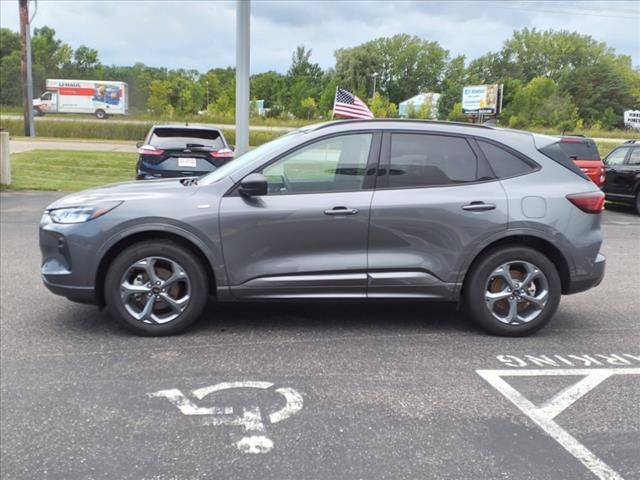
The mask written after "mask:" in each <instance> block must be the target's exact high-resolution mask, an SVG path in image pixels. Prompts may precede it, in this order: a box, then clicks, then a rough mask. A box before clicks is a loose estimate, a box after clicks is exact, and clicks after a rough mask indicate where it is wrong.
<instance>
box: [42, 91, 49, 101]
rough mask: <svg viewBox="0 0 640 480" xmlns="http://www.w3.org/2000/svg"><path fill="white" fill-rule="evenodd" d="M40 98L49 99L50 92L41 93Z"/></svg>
mask: <svg viewBox="0 0 640 480" xmlns="http://www.w3.org/2000/svg"><path fill="white" fill-rule="evenodd" d="M40 98H41V99H42V100H51V92H47V93H43V94H42V96H41V97H40Z"/></svg>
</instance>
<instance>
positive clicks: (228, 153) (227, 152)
mask: <svg viewBox="0 0 640 480" xmlns="http://www.w3.org/2000/svg"><path fill="white" fill-rule="evenodd" d="M209 155H211V156H212V157H213V158H233V150H231V149H230V148H221V149H220V150H218V151H216V152H211V153H210V154H209Z"/></svg>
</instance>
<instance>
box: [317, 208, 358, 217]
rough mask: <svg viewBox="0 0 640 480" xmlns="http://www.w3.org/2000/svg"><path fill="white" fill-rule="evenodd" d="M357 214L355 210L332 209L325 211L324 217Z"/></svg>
mask: <svg viewBox="0 0 640 480" xmlns="http://www.w3.org/2000/svg"><path fill="white" fill-rule="evenodd" d="M356 213H358V209H357V208H347V207H333V208H332V209H331V210H325V211H324V214H325V215H355V214H356Z"/></svg>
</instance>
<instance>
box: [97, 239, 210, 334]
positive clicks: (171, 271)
mask: <svg viewBox="0 0 640 480" xmlns="http://www.w3.org/2000/svg"><path fill="white" fill-rule="evenodd" d="M104 290H105V299H106V303H107V308H108V310H109V312H110V313H111V315H112V316H113V317H114V318H116V319H117V320H118V321H120V322H121V323H122V324H124V325H125V326H126V327H127V328H129V329H130V330H133V331H134V332H135V333H138V334H140V335H147V336H163V335H172V334H175V333H178V332H180V331H182V330H184V329H186V328H187V327H188V326H189V325H191V324H192V323H193V322H194V321H195V320H197V319H198V317H199V316H200V315H201V314H202V311H203V310H204V307H205V305H206V301H207V292H208V282H207V275H206V273H205V271H204V269H203V268H202V266H201V265H200V263H199V261H198V259H197V258H196V257H195V256H194V255H193V254H192V253H191V252H189V251H188V250H186V249H185V248H183V247H180V245H178V244H176V243H173V242H171V241H166V240H165V241H151V242H144V243H138V244H134V245H132V246H130V247H129V248H127V249H126V250H124V251H123V252H122V253H121V254H120V255H118V257H116V259H115V260H114V261H113V263H112V264H111V267H110V268H109V271H108V273H107V276H106V279H105V286H104Z"/></svg>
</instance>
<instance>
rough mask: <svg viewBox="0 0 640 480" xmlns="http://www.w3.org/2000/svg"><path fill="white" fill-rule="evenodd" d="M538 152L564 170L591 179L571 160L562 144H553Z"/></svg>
mask: <svg viewBox="0 0 640 480" xmlns="http://www.w3.org/2000/svg"><path fill="white" fill-rule="evenodd" d="M538 151H539V152H540V153H542V154H543V155H545V156H547V157H549V158H550V159H551V160H553V161H554V162H556V163H559V164H560V165H562V166H563V167H564V168H566V169H568V170H571V171H572V172H573V173H575V174H576V175H578V176H580V177H582V178H584V179H585V180H589V177H587V175H586V174H585V173H584V172H583V171H582V170H580V169H579V168H578V167H577V166H576V164H575V162H574V161H573V160H571V159H570V158H569V155H567V153H566V152H565V151H564V150H563V148H562V145H561V143H560V142H555V143H551V144H549V145H547V146H545V147H542V148H539V149H538Z"/></svg>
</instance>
